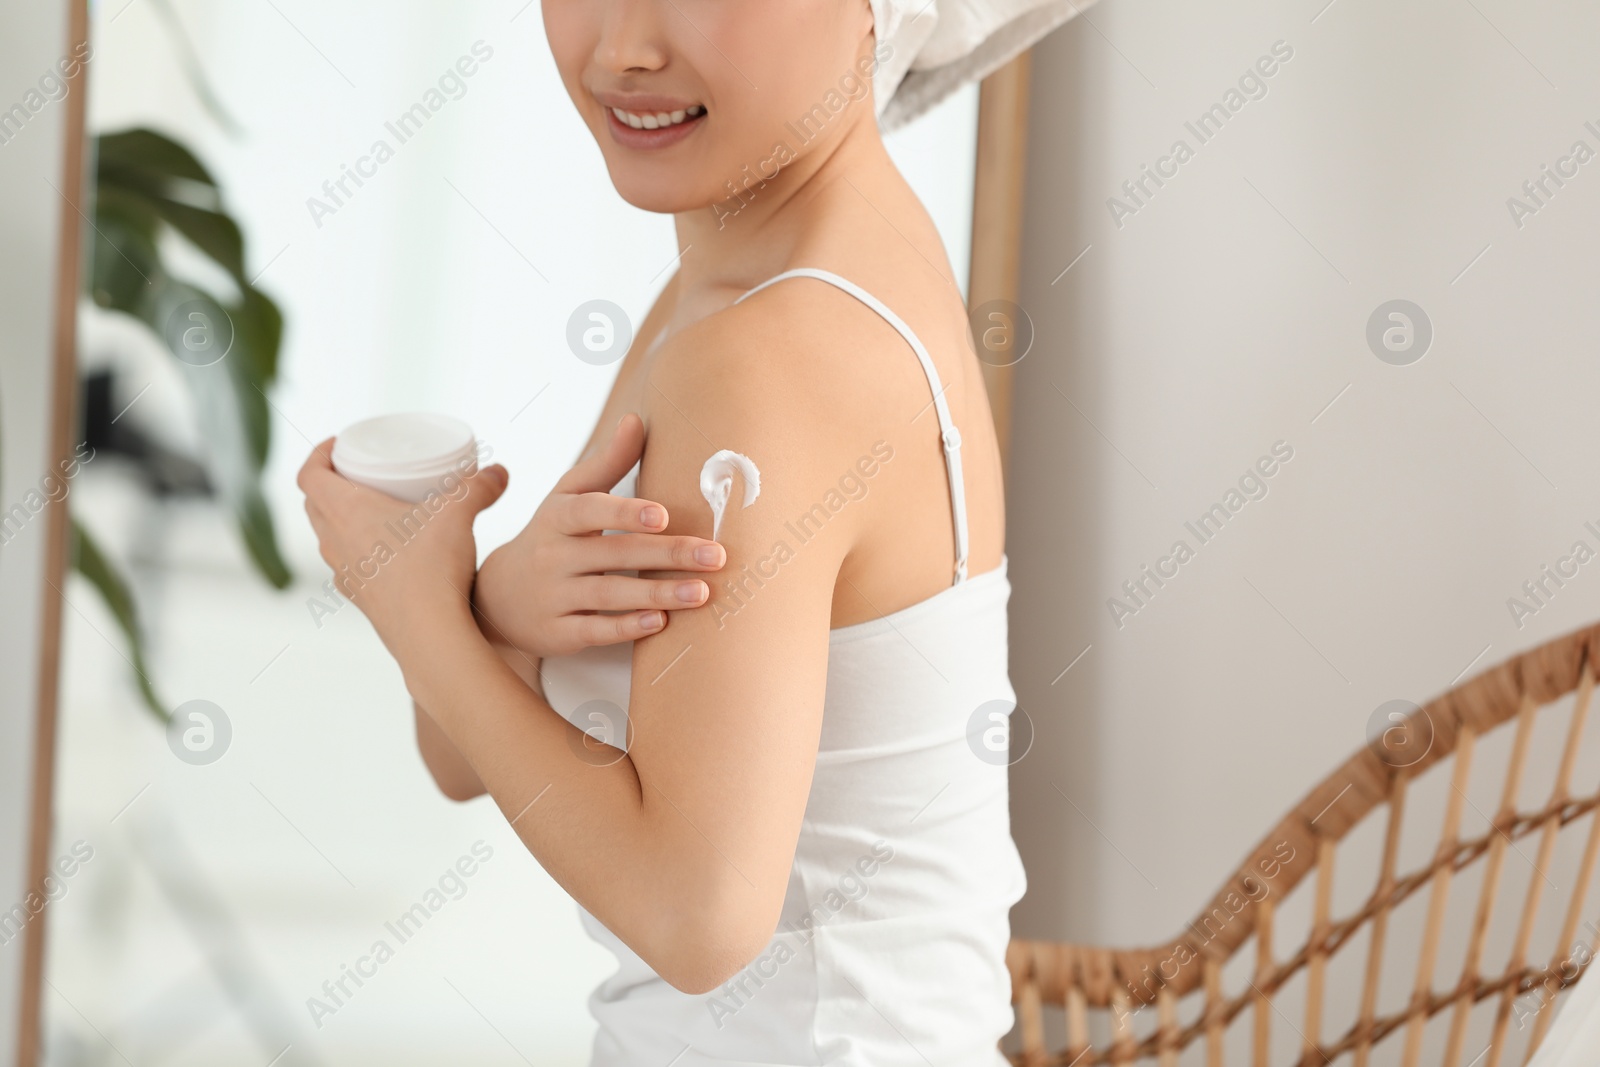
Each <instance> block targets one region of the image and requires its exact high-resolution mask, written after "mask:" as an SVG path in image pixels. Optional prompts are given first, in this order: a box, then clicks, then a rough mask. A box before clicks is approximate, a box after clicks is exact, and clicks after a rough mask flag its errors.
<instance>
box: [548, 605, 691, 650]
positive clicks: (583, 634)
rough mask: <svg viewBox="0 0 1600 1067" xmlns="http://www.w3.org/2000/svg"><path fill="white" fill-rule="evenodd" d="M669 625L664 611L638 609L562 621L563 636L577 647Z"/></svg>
mask: <svg viewBox="0 0 1600 1067" xmlns="http://www.w3.org/2000/svg"><path fill="white" fill-rule="evenodd" d="M666 625H667V613H666V612H664V611H634V612H629V613H628V614H626V615H568V616H567V617H566V618H564V619H562V620H561V622H560V623H559V626H560V628H561V629H562V630H563V631H564V634H563V636H565V637H566V638H567V640H568V641H569V642H570V643H571V644H572V645H573V646H575V647H581V648H588V647H591V646H593V645H615V644H620V643H621V642H623V641H637V640H639V639H640V638H641V637H649V636H650V635H651V634H656V633H660V632H661V631H662V629H663V628H664V627H665V626H666Z"/></svg>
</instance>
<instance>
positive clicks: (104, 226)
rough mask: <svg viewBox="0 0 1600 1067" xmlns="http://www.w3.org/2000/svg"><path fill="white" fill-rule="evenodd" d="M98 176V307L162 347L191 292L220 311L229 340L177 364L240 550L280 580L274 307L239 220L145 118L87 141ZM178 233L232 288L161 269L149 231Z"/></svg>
mask: <svg viewBox="0 0 1600 1067" xmlns="http://www.w3.org/2000/svg"><path fill="white" fill-rule="evenodd" d="M98 145H99V152H98V160H99V163H98V167H97V175H98V178H99V188H98V194H97V202H96V208H95V213H96V218H97V226H96V229H97V231H98V232H99V234H100V239H99V240H97V242H96V245H95V255H94V264H93V273H92V277H93V283H92V290H93V293H94V297H95V300H96V302H97V303H99V304H100V305H101V306H103V307H109V308H113V309H115V310H118V311H122V312H125V313H127V314H129V315H132V316H134V317H135V318H137V319H139V320H140V321H142V322H143V323H145V325H147V326H148V327H149V328H150V329H151V330H152V331H153V332H154V333H155V334H156V335H157V336H158V337H161V338H162V339H163V341H164V343H166V344H167V345H168V346H169V347H170V346H171V345H172V344H175V343H177V342H176V341H175V340H174V338H173V336H172V335H171V332H170V331H169V329H168V326H169V323H168V320H169V318H170V317H171V316H172V315H173V314H175V313H177V312H178V311H179V310H180V309H182V308H183V305H184V304H186V303H188V302H190V301H199V302H201V303H203V304H206V305H209V306H210V307H211V309H212V311H211V312H210V313H209V314H210V315H211V316H212V317H213V318H215V317H217V316H226V318H227V320H228V323H229V324H231V326H232V329H233V342H232V346H231V348H230V349H229V350H228V354H227V355H226V356H225V357H224V358H223V359H222V361H221V362H220V363H217V364H213V365H211V366H206V367H195V366H192V365H190V364H189V363H188V362H187V361H186V360H185V359H184V357H185V355H186V354H187V353H181V352H177V351H174V352H173V355H174V357H175V358H177V359H178V360H179V362H180V363H182V364H183V371H184V377H185V380H186V381H187V382H188V384H189V386H190V389H191V391H192V393H193V395H194V398H195V401H196V405H197V411H198V413H199V414H200V416H201V422H202V425H203V427H204V432H205V434H206V436H207V438H208V439H209V440H210V441H211V442H212V447H211V448H210V449H208V453H209V458H210V459H211V463H210V464H209V466H210V468H211V470H212V474H213V477H214V478H215V480H216V482H217V483H218V489H219V491H220V493H221V495H222V497H223V499H224V500H225V502H226V503H227V505H228V506H229V507H230V509H231V510H232V511H233V512H234V514H235V517H236V519H237V521H238V525H239V531H240V535H241V537H242V538H243V540H244V544H245V549H246V551H247V552H248V553H249V556H250V559H251V561H252V562H253V563H254V564H255V566H256V568H257V570H259V571H260V572H261V574H262V576H263V577H265V578H266V579H267V581H268V582H270V583H271V584H272V585H273V586H275V587H277V588H280V589H281V588H283V587H285V586H286V585H288V583H289V582H290V580H291V575H290V573H289V569H288V566H287V564H286V563H285V562H284V559H283V555H282V552H281V551H280V549H279V547H278V544H277V535H276V532H275V529H274V526H273V523H272V517H271V514H270V512H269V510H268V508H267V505H266V500H265V498H264V496H263V495H262V492H261V484H260V480H261V472H262V470H263V469H264V468H265V466H266V462H267V456H268V453H269V451H270V448H271V437H272V420H271V414H272V412H271V407H270V405H269V404H268V402H267V393H266V391H267V389H268V388H270V387H271V385H272V383H273V381H274V380H275V379H276V377H277V371H278V354H279V351H280V349H281V347H282V343H283V313H282V312H281V311H280V310H279V308H278V306H277V304H276V303H274V302H273V300H272V299H271V298H270V297H268V296H267V295H266V294H265V293H263V292H261V291H260V290H259V289H257V288H256V287H255V286H254V285H253V284H251V281H250V279H249V278H248V277H247V276H246V275H245V270H244V262H245V248H244V239H243V235H242V233H241V232H240V229H239V225H238V223H237V222H235V221H234V220H233V219H232V218H231V217H230V216H229V215H228V214H227V213H226V211H225V210H223V208H222V204H221V196H220V191H219V190H217V188H216V183H215V181H214V180H213V179H212V177H211V175H210V172H209V171H207V170H206V168H205V167H204V165H203V164H201V163H200V161H199V160H198V159H197V158H196V157H195V156H194V155H193V153H191V152H190V151H189V150H188V149H186V148H184V147H183V146H182V145H180V144H178V143H177V142H176V141H174V140H172V139H171V138H169V137H166V136H165V135H163V134H159V133H156V132H155V131H153V130H148V129H133V130H125V131H123V132H121V133H115V134H106V135H104V136H102V137H101V138H99V141H98ZM167 229H170V230H172V231H174V232H176V233H179V234H181V235H183V237H185V238H186V239H187V240H188V241H189V242H190V243H191V244H193V245H194V246H195V248H197V249H199V250H200V251H201V252H202V253H203V254H204V255H205V256H207V257H208V258H209V259H211V260H212V261H213V262H214V263H216V264H217V265H218V266H219V267H221V268H222V269H223V270H224V271H226V272H227V273H228V274H229V275H230V276H231V277H232V278H233V280H234V283H235V285H236V286H237V288H238V291H239V295H238V299H237V300H225V299H223V298H221V297H218V296H216V295H215V294H213V293H210V292H207V291H206V290H204V289H202V288H200V287H197V286H195V285H192V284H190V283H189V282H186V281H183V280H181V279H178V278H175V277H173V276H172V274H171V273H170V271H168V269H167V267H166V264H165V263H164V261H163V260H162V259H161V254H160V248H161V245H160V236H161V234H162V233H163V232H164V231H165V230H167Z"/></svg>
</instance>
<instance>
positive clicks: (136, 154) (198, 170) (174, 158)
mask: <svg viewBox="0 0 1600 1067" xmlns="http://www.w3.org/2000/svg"><path fill="white" fill-rule="evenodd" d="M96 140H97V142H98V149H99V153H98V157H97V158H98V159H99V169H100V170H101V171H105V170H107V169H108V168H109V169H113V170H124V171H129V172H132V173H135V174H138V173H146V174H158V175H161V176H163V177H166V178H179V179H182V180H184V181H191V182H199V183H200V184H201V185H209V186H211V187H212V188H216V185H217V183H216V180H215V179H214V178H212V177H211V172H210V171H208V170H206V168H205V167H204V166H203V165H202V164H201V162H200V161H199V160H198V159H196V158H195V155H194V153H193V152H191V151H189V150H188V149H187V148H185V147H184V146H183V145H181V144H179V143H178V142H177V141H174V140H173V139H172V138H170V137H168V136H166V135H165V134H161V133H157V132H156V131H155V130H152V129H148V128H145V127H138V128H135V129H131V130H123V131H121V132H119V133H106V134H101V135H100V136H99V137H98V138H97V139H96Z"/></svg>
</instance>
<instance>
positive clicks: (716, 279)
mask: <svg viewBox="0 0 1600 1067" xmlns="http://www.w3.org/2000/svg"><path fill="white" fill-rule="evenodd" d="M871 101H872V98H871V97H870V96H869V97H867V98H866V99H865V100H864V101H862V103H863V104H865V105H866V108H867V110H866V111H865V112H864V113H860V114H857V115H854V116H852V121H851V122H850V124H849V125H848V126H846V127H845V128H843V129H841V130H839V131H838V135H837V136H835V137H833V138H831V139H830V140H829V142H828V143H827V144H824V145H819V146H817V148H816V149H814V150H813V151H811V152H808V153H807V154H806V155H805V156H803V157H802V158H800V159H797V160H795V161H794V162H793V163H791V164H789V165H788V166H785V167H784V168H783V169H782V170H780V171H779V173H778V175H777V176H776V177H775V178H773V179H771V180H768V181H765V182H763V181H761V179H760V177H759V176H756V178H755V180H754V181H751V182H749V183H748V185H747V187H744V188H741V189H740V190H739V192H738V193H737V194H736V195H734V196H730V197H729V198H728V200H727V201H725V202H723V203H721V204H718V205H714V206H713V207H706V208H699V209H697V210H695V211H688V212H684V213H682V214H679V215H677V216H674V218H675V220H676V224H677V233H678V254H679V256H680V257H681V258H680V261H679V264H678V278H677V285H678V292H679V294H680V297H681V296H682V295H683V294H696V295H699V296H702V297H705V296H709V295H710V294H712V293H713V292H714V291H717V290H720V289H735V290H738V291H740V292H743V291H744V290H745V289H748V288H750V287H751V286H753V285H757V284H759V283H761V282H763V281H765V280H766V279H768V278H770V277H772V276H773V275H774V274H778V273H780V272H782V271H783V270H785V269H787V268H788V267H790V266H792V265H793V263H794V257H795V254H796V251H797V249H799V248H800V246H801V244H802V242H804V241H805V240H806V239H807V237H808V236H814V235H815V234H816V232H817V228H818V224H819V221H820V218H821V216H822V215H823V214H824V213H825V212H826V211H827V209H828V205H829V203H830V202H831V200H832V199H833V198H834V197H838V196H855V195H858V194H860V193H861V192H862V191H863V190H864V189H866V188H870V187H872V186H877V185H879V184H880V183H881V182H882V181H883V180H884V179H885V177H886V175H885V174H883V173H882V170H884V169H887V170H888V171H890V172H893V171H894V165H893V163H892V162H891V161H890V159H889V155H888V153H887V152H886V151H885V150H884V147H883V141H882V139H881V138H880V136H879V134H878V129H877V123H876V120H875V118H874V116H873V114H872V112H871V110H870V109H871V106H872V102H871ZM741 181H743V176H741ZM852 186H854V187H855V188H854V190H852Z"/></svg>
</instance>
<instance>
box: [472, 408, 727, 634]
mask: <svg viewBox="0 0 1600 1067" xmlns="http://www.w3.org/2000/svg"><path fill="white" fill-rule="evenodd" d="M644 436H645V435H644V423H643V422H641V421H640V419H639V416H637V415H634V414H631V413H630V414H628V415H624V416H623V418H622V421H621V422H620V423H618V424H617V429H616V432H615V433H613V434H612V437H611V441H610V442H609V443H608V444H607V445H606V447H605V448H604V449H603V450H602V451H600V452H599V453H597V454H596V455H593V456H590V457H588V458H586V459H584V460H581V461H580V462H579V463H578V465H577V466H575V467H573V468H572V470H570V471H568V472H567V473H566V475H564V476H563V477H562V479H561V480H560V481H559V482H557V483H556V486H555V488H554V489H552V490H551V491H550V495H549V496H547V497H545V500H544V503H543V504H541V505H540V506H539V510H538V511H536V512H535V513H534V515H533V518H532V520H530V521H529V523H528V525H527V527H526V528H524V529H523V531H522V532H521V533H520V534H518V535H517V536H516V538H515V539H513V540H512V541H510V542H509V543H507V544H505V545H503V546H502V547H500V548H497V549H495V551H493V552H491V553H490V554H489V558H488V559H486V560H484V562H483V568H482V570H480V571H479V572H478V581H477V586H476V588H475V592H474V595H473V601H474V605H475V606H476V607H477V609H478V613H479V616H480V618H481V619H482V621H483V624H484V625H483V629H484V632H485V634H486V635H488V636H489V638H490V639H491V640H493V641H496V642H502V641H503V642H506V643H509V644H511V645H513V646H515V647H516V648H517V649H519V650H521V651H522V652H524V653H526V654H527V655H529V656H533V657H538V658H542V657H545V656H562V655H570V654H572V653H574V652H577V651H579V650H580V649H583V648H587V647H589V646H591V645H610V644H616V643H617V642H620V641H634V640H637V639H639V638H641V637H645V636H647V635H649V634H653V633H658V632H660V630H661V629H662V628H663V627H665V626H666V624H667V612H669V611H673V610H676V609H678V608H694V607H699V606H700V605H702V604H704V603H705V602H706V599H707V597H709V596H710V592H711V591H710V588H709V587H708V586H707V585H706V583H705V582H703V581H700V580H699V579H688V580H684V579H646V578H633V577H627V576H624V575H619V574H611V573H607V572H611V571H652V570H655V571H701V572H709V571H716V570H719V569H721V567H722V565H723V564H724V563H725V562H726V560H727V553H725V552H724V551H723V549H722V546H721V545H719V544H717V543H716V542H715V541H707V540H704V539H703V538H699V537H677V536H670V537H669V536H667V535H665V534H663V533H661V532H660V531H662V530H665V529H666V528H667V509H666V508H665V507H663V506H662V505H660V504H657V503H655V502H653V501H650V500H639V499H635V498H633V497H626V496H612V495H611V493H610V490H611V489H612V488H613V487H615V486H616V484H617V483H618V482H619V481H621V480H622V478H623V476H624V475H626V474H627V473H628V471H629V470H630V469H631V468H632V467H633V465H634V463H636V462H637V461H638V459H639V457H640V456H641V455H642V454H643V452H644ZM607 530H615V531H620V532H618V533H613V534H609V535H604V532H605V531H607ZM602 612H620V613H621V614H601V613H602Z"/></svg>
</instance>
